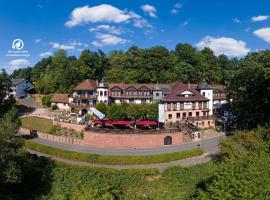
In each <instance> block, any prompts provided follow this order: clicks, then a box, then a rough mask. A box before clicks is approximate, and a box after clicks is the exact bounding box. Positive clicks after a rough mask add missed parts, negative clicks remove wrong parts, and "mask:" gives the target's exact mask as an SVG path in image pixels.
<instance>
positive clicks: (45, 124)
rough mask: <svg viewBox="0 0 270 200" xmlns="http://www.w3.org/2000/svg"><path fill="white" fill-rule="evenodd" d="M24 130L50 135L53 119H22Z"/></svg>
mask: <svg viewBox="0 0 270 200" xmlns="http://www.w3.org/2000/svg"><path fill="white" fill-rule="evenodd" d="M21 122H22V126H21V127H22V128H26V129H30V130H37V131H38V132H43V133H48V130H49V129H50V127H52V126H53V121H52V120H51V119H46V118H42V117H21Z"/></svg>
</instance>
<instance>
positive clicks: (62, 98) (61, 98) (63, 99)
mask: <svg viewBox="0 0 270 200" xmlns="http://www.w3.org/2000/svg"><path fill="white" fill-rule="evenodd" d="M51 102H53V103H68V94H54V95H53V96H52V98H51Z"/></svg>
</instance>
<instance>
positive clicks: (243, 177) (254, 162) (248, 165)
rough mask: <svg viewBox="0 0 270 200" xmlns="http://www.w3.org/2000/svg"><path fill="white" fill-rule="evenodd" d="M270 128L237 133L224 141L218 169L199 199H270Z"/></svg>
mask: <svg viewBox="0 0 270 200" xmlns="http://www.w3.org/2000/svg"><path fill="white" fill-rule="evenodd" d="M269 135H270V131H269V130H266V129H259V130H256V131H251V132H246V133H245V132H241V133H236V134H235V135H234V136H232V137H231V138H230V139H226V140H224V141H223V142H221V144H220V150H221V152H220V155H218V157H217V160H216V165H217V170H216V172H215V173H214V174H213V176H212V177H210V178H209V179H208V180H206V181H205V182H204V186H203V187H202V188H200V189H199V190H198V192H197V195H196V196H195V199H246V200H253V199H270V198H269V195H268V194H269V192H270V184H269V183H270V174H269V167H270V157H269V149H270V145H269V144H270V143H269Z"/></svg>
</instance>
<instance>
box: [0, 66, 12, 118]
mask: <svg viewBox="0 0 270 200" xmlns="http://www.w3.org/2000/svg"><path fill="white" fill-rule="evenodd" d="M10 87H11V80H10V78H9V76H8V74H7V73H6V72H5V71H4V70H2V71H0V117H2V115H3V113H5V112H7V111H8V110H9V109H10V108H11V107H12V105H13V104H14V103H15V100H14V98H13V97H12V96H9V95H8V93H9V92H10Z"/></svg>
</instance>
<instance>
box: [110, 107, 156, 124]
mask: <svg viewBox="0 0 270 200" xmlns="http://www.w3.org/2000/svg"><path fill="white" fill-rule="evenodd" d="M107 110H108V111H107V117H108V118H109V119H112V120H124V119H135V120H140V119H142V118H143V117H147V118H148V119H149V120H154V121H156V120H157V117H158V104H156V103H153V104H127V103H121V104H111V105H110V106H107Z"/></svg>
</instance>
